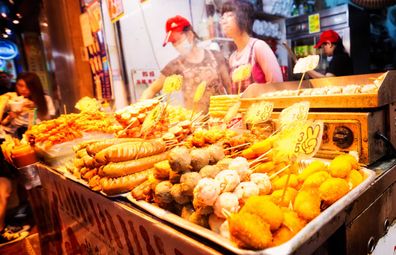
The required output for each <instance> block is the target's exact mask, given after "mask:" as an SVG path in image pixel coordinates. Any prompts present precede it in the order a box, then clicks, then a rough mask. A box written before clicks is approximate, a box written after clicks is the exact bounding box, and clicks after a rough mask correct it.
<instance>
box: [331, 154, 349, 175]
mask: <svg viewBox="0 0 396 255" xmlns="http://www.w3.org/2000/svg"><path fill="white" fill-rule="evenodd" d="M351 170H352V163H351V161H350V160H347V159H346V155H340V156H337V157H335V158H334V159H333V160H332V161H331V162H330V166H329V171H330V174H331V176H333V177H336V178H346V177H347V176H348V174H349V173H350V172H351Z"/></svg>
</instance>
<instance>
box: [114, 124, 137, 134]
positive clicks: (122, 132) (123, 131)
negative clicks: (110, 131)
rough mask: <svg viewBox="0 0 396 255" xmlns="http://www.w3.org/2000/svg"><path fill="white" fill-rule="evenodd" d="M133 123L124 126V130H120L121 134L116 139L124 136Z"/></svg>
mask: <svg viewBox="0 0 396 255" xmlns="http://www.w3.org/2000/svg"><path fill="white" fill-rule="evenodd" d="M134 123H135V122H134V121H132V122H131V123H129V124H128V126H126V128H124V129H123V130H121V133H119V134H118V135H117V138H119V137H120V136H122V135H123V134H125V132H126V131H127V130H128V129H129V128H130V127H131V126H132V124H134Z"/></svg>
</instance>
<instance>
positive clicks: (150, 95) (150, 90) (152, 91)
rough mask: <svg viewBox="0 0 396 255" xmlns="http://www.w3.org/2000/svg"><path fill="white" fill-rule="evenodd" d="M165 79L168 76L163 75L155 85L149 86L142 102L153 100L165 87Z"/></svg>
mask: <svg viewBox="0 0 396 255" xmlns="http://www.w3.org/2000/svg"><path fill="white" fill-rule="evenodd" d="M165 79H166V76H165V75H163V74H161V75H160V77H158V79H156V80H155V81H154V82H153V83H151V84H150V86H148V88H147V89H145V90H144V91H143V93H142V96H141V97H140V100H144V99H150V98H153V97H154V96H155V94H157V93H158V92H159V91H160V90H161V89H162V87H163V86H164V82H165Z"/></svg>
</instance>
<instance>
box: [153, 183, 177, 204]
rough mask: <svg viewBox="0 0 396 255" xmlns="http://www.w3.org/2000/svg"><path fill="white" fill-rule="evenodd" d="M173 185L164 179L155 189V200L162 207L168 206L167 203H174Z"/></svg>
mask: <svg viewBox="0 0 396 255" xmlns="http://www.w3.org/2000/svg"><path fill="white" fill-rule="evenodd" d="M172 186H173V184H172V183H171V182H170V181H162V182H160V183H158V185H157V186H156V187H155V190H154V202H155V203H157V204H158V205H159V206H161V207H164V206H165V207H166V205H168V204H170V203H172V201H173V196H172V194H171V189H172Z"/></svg>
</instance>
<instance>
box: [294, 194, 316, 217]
mask: <svg viewBox="0 0 396 255" xmlns="http://www.w3.org/2000/svg"><path fill="white" fill-rule="evenodd" d="M293 208H294V210H295V211H296V212H297V214H298V216H299V217H301V218H303V219H305V220H308V221H310V220H312V219H313V218H315V217H316V216H318V215H319V214H320V197H319V195H318V194H317V193H315V192H312V191H310V190H302V191H299V192H298V193H297V196H296V199H295V201H294V207H293Z"/></svg>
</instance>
